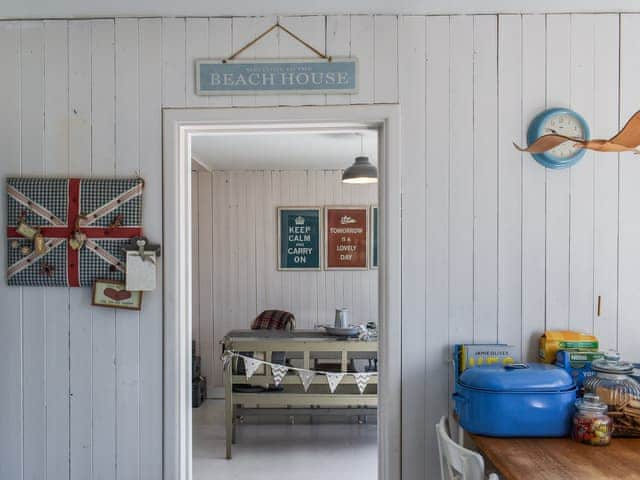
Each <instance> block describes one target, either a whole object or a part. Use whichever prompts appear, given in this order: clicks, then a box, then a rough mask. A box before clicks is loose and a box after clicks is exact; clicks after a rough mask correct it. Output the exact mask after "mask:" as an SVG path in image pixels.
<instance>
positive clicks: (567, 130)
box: [540, 111, 585, 159]
mask: <svg viewBox="0 0 640 480" xmlns="http://www.w3.org/2000/svg"><path fill="white" fill-rule="evenodd" d="M582 125H583V124H582V122H581V121H580V119H579V118H578V117H577V116H575V115H572V113H571V112H568V111H561V112H558V113H556V114H554V115H551V116H549V117H548V118H547V119H546V121H545V122H544V123H543V124H542V125H541V127H542V128H541V130H542V131H541V132H540V133H541V135H548V134H550V133H557V134H559V135H565V136H567V137H575V138H580V139H584V138H585V132H584V128H583V126H582ZM579 150H580V147H579V146H578V145H577V144H575V143H573V142H565V143H562V144H560V145H558V146H557V147H555V148H552V149H551V150H549V152H548V153H550V154H551V155H554V156H556V157H558V158H562V159H565V158H571V157H573V156H574V155H575V154H576V153H578V151H579Z"/></svg>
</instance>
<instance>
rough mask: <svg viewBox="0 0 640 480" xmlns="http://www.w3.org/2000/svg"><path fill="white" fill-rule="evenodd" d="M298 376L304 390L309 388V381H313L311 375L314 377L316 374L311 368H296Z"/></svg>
mask: <svg viewBox="0 0 640 480" xmlns="http://www.w3.org/2000/svg"><path fill="white" fill-rule="evenodd" d="M298 376H299V377H300V381H301V382H302V386H303V387H304V391H305V392H306V391H307V390H309V386H310V385H311V382H313V377H315V376H316V374H315V373H314V372H312V371H311V370H298Z"/></svg>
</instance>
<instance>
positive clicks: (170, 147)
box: [162, 104, 402, 480]
mask: <svg viewBox="0 0 640 480" xmlns="http://www.w3.org/2000/svg"><path fill="white" fill-rule="evenodd" d="M299 125H304V126H308V127H309V128H314V127H318V128H323V127H324V126H328V125H330V126H334V127H335V126H342V125H344V126H345V127H349V126H360V127H362V126H366V127H368V128H372V127H373V128H377V129H378V130H379V136H378V138H379V175H380V182H379V206H380V224H381V225H383V230H382V231H381V232H380V256H381V259H382V261H381V262H380V268H379V273H378V275H379V291H380V295H379V299H378V302H379V311H380V313H381V314H380V320H379V330H380V344H379V348H380V351H379V356H380V362H379V366H380V383H381V388H380V390H379V406H380V411H379V417H378V425H379V426H378V449H379V454H378V456H379V461H378V471H379V479H380V480H398V479H400V478H401V425H402V418H401V414H402V411H401V391H402V389H401V378H402V376H401V373H402V371H401V332H402V328H401V294H402V289H401V266H400V265H401V261H400V260H401V238H402V237H401V176H400V175H401V173H400V172H401V157H400V109H399V106H398V105H395V104H394V105H390V104H389V105H387V104H385V105H349V106H317V107H316V106H308V107H307V106H305V107H233V108H215V107H212V108H184V109H183V108H181V109H171V108H167V109H164V110H163V136H164V138H163V142H164V144H163V163H162V165H163V186H164V192H163V202H164V208H163V221H164V248H163V255H164V262H163V264H164V429H163V430H164V455H163V458H164V478H165V480H191V477H192V475H191V321H190V318H191V227H190V225H191V216H190V211H191V195H190V192H191V152H190V150H191V142H190V137H191V136H192V135H197V134H198V133H200V134H202V133H203V131H205V130H211V129H235V130H238V129H243V130H246V129H250V128H257V129H259V130H264V129H269V128H286V127H287V126H289V127H290V126H299ZM220 480H224V479H220Z"/></svg>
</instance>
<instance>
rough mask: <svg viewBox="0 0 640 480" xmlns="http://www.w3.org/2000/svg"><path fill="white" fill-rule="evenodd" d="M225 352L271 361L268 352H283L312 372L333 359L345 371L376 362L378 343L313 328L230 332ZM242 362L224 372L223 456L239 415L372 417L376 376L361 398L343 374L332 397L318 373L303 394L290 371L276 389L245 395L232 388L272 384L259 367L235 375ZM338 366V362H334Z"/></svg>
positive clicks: (267, 370) (267, 372)
mask: <svg viewBox="0 0 640 480" xmlns="http://www.w3.org/2000/svg"><path fill="white" fill-rule="evenodd" d="M222 344H223V348H224V350H225V351H231V352H234V353H242V352H247V353H251V354H253V356H254V358H257V359H260V360H264V361H267V362H270V361H271V359H272V357H271V354H272V352H286V357H287V361H288V362H291V366H293V367H298V368H304V369H310V370H313V369H314V366H315V361H316V360H320V361H322V362H326V361H327V360H328V359H335V360H336V362H337V365H336V366H337V369H336V371H340V372H345V373H348V372H349V371H350V369H349V367H350V366H351V365H354V364H357V363H358V361H361V360H362V361H376V362H377V352H378V342H377V340H359V339H341V338H336V337H331V336H329V335H327V334H325V333H324V332H321V331H318V330H297V331H293V332H286V331H279V330H233V331H231V332H229V333H228V334H227V335H226V336H225V337H224V339H223V340H222ZM238 362H242V360H241V359H238V358H237V357H234V358H233V360H232V361H231V362H229V363H228V364H227V366H226V368H225V369H224V388H225V431H226V456H227V458H231V445H232V443H235V428H236V423H237V419H238V417H239V416H240V415H243V416H244V415H251V414H264V413H275V414H280V415H282V414H286V415H294V414H304V415H318V414H343V415H359V416H360V415H367V414H368V415H371V414H374V413H375V412H376V409H377V405H378V391H377V390H378V388H377V383H378V377H377V375H375V376H373V377H372V378H371V379H370V381H369V384H368V386H367V388H366V390H365V392H364V393H363V394H360V392H359V391H358V387H357V385H356V383H355V379H354V378H353V377H352V376H350V375H345V377H344V378H343V379H342V382H341V383H340V385H339V386H338V388H337V389H336V391H335V392H334V393H331V392H330V390H329V386H328V385H327V378H326V377H325V376H324V375H317V376H316V377H315V378H314V379H313V381H312V384H311V386H310V387H309V390H308V391H307V392H305V391H304V388H303V387H302V383H301V382H300V378H299V377H298V375H297V373H296V372H295V370H290V371H289V373H288V374H287V375H286V376H285V378H284V379H283V381H282V383H281V385H282V389H281V390H280V391H275V392H274V391H271V392H268V393H266V392H265V393H248V392H238V391H234V388H233V387H234V385H256V386H262V387H265V388H266V387H269V386H270V385H273V384H274V382H273V376H272V373H271V371H270V368H269V367H268V366H266V365H265V366H263V367H261V368H259V369H258V371H257V372H256V373H255V374H254V375H253V376H252V377H251V378H250V379H249V380H247V378H246V376H245V375H239V374H237V364H238ZM338 362H339V363H338Z"/></svg>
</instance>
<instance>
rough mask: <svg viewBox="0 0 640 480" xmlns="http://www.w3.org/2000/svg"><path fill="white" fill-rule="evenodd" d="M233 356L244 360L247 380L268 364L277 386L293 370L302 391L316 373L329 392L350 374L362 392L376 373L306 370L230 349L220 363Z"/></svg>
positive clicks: (229, 360) (310, 382) (226, 364)
mask: <svg viewBox="0 0 640 480" xmlns="http://www.w3.org/2000/svg"><path fill="white" fill-rule="evenodd" d="M233 357H238V358H241V359H242V360H243V361H244V367H245V368H244V369H245V374H246V377H247V380H249V379H250V378H251V377H252V376H253V375H254V374H255V373H256V371H257V370H258V368H259V367H260V366H261V365H268V366H269V367H271V373H272V375H273V383H274V384H275V385H276V386H279V385H280V384H281V383H282V381H283V380H284V378H285V375H286V374H287V373H288V372H289V370H294V371H295V372H296V373H297V374H298V377H299V378H300V382H301V383H302V387H303V388H304V391H305V392H306V391H308V390H309V387H310V386H311V384H312V383H313V379H314V378H315V376H316V375H324V376H325V377H327V384H328V385H329V390H331V393H334V392H335V391H336V388H338V385H340V382H342V379H343V378H344V376H345V375H352V376H353V378H354V381H355V383H356V385H357V386H358V391H359V392H360V394H361V395H362V394H364V392H365V390H366V388H367V385H368V384H369V381H370V380H371V379H372V378H373V377H375V376H376V375H378V372H353V373H348V374H347V373H342V372H323V371H319V370H308V369H306V368H297V367H292V366H288V365H281V364H278V363H271V362H266V361H264V360H258V359H255V358H253V357H247V356H245V355H242V354H239V353H236V352H233V351H231V350H227V351H225V352H224V353H223V354H222V357H221V359H222V364H223V366H224V368H227V367H228V366H229V363H230V362H231V360H232V359H233Z"/></svg>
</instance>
